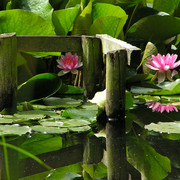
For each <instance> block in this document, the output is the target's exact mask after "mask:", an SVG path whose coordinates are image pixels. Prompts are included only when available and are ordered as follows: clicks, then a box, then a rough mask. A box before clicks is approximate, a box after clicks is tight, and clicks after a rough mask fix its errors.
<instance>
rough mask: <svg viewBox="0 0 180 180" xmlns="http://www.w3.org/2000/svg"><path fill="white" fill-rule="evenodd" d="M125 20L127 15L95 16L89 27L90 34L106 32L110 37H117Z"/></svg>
mask: <svg viewBox="0 0 180 180" xmlns="http://www.w3.org/2000/svg"><path fill="white" fill-rule="evenodd" d="M126 20H127V16H124V17H122V18H117V17H113V16H106V17H100V18H97V19H96V20H95V21H94V22H93V24H92V26H91V28H90V34H91V35H96V34H108V35H110V36H112V37H115V38H117V37H118V36H119V34H120V32H121V31H122V29H123V27H124V24H125V23H126Z"/></svg>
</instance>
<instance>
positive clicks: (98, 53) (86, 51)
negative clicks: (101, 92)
mask: <svg viewBox="0 0 180 180" xmlns="http://www.w3.org/2000/svg"><path fill="white" fill-rule="evenodd" d="M82 59H83V88H84V96H85V97H87V98H90V99H91V98H93V96H94V94H95V93H96V92H97V90H98V88H97V84H99V83H100V76H101V67H102V50H101V41H100V39H98V38H96V37H91V36H82Z"/></svg>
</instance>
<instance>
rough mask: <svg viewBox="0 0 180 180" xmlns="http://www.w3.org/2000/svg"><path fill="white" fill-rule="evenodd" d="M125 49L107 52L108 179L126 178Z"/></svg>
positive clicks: (118, 179) (124, 179)
mask: <svg viewBox="0 0 180 180" xmlns="http://www.w3.org/2000/svg"><path fill="white" fill-rule="evenodd" d="M126 59H127V53H126V50H125V49H121V50H117V51H111V52H108V53H107V59H106V115H107V117H108V122H107V124H106V148H107V161H108V180H116V179H117V180H126V179H128V173H127V168H126V164H127V163H126V138H125V71H126V70H125V69H126V63H127V62H126V61H127V60H126Z"/></svg>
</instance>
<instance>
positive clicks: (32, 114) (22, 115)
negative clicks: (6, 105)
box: [14, 110, 60, 122]
mask: <svg viewBox="0 0 180 180" xmlns="http://www.w3.org/2000/svg"><path fill="white" fill-rule="evenodd" d="M14 116H15V117H16V118H18V119H21V120H16V122H17V121H21V122H23V121H29V120H40V119H43V118H46V117H51V118H60V115H59V114H57V113H55V112H53V111H43V110H30V111H23V112H18V113H16V114H14Z"/></svg>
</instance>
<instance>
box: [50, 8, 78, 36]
mask: <svg viewBox="0 0 180 180" xmlns="http://www.w3.org/2000/svg"><path fill="white" fill-rule="evenodd" d="M79 11H80V7H79V6H78V7H73V8H68V9H61V10H56V11H54V12H53V24H54V26H55V31H56V34H57V35H67V33H68V32H69V31H70V29H71V27H72V24H73V23H74V21H75V19H76V17H77V15H78V14H79Z"/></svg>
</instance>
